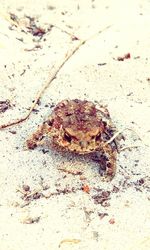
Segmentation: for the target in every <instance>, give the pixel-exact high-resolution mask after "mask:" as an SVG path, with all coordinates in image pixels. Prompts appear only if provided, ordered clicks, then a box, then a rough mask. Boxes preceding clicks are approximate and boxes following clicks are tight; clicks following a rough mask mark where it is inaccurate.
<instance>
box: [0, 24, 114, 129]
mask: <svg viewBox="0 0 150 250" xmlns="http://www.w3.org/2000/svg"><path fill="white" fill-rule="evenodd" d="M110 27H111V26H110V25H109V26H107V27H105V28H104V29H103V30H100V31H98V32H97V33H95V34H94V35H92V36H90V37H89V38H87V39H85V40H80V42H79V44H78V45H77V46H76V47H75V48H73V49H72V50H71V51H68V52H67V54H66V55H65V58H63V60H62V61H61V62H60V64H59V65H58V66H57V67H55V68H54V67H53V68H52V70H50V74H49V76H48V79H47V81H46V83H45V84H44V85H43V87H42V89H41V90H40V91H39V92H38V94H37V96H36V98H35V101H34V102H33V104H32V106H31V108H30V110H29V112H28V113H27V114H26V115H25V116H24V117H22V118H19V119H17V120H15V121H12V122H9V123H7V124H2V125H0V129H3V128H7V127H10V126H12V125H15V124H19V123H21V122H23V121H25V120H26V119H28V118H29V116H30V114H31V113H32V111H33V109H34V108H35V106H36V104H37V102H38V101H39V99H40V98H41V96H42V94H43V93H44V91H45V90H46V89H47V87H48V86H49V85H50V83H52V81H53V80H54V79H55V78H56V76H57V74H58V73H59V71H60V69H61V68H62V67H63V65H64V64H65V63H66V62H67V61H68V60H69V59H70V58H71V57H72V56H73V55H74V54H75V53H76V51H77V50H79V48H80V47H81V46H82V45H84V44H85V43H86V42H87V41H89V40H91V39H93V38H94V37H95V36H97V35H99V34H100V33H102V32H103V31H105V30H107V29H109V28H110Z"/></svg>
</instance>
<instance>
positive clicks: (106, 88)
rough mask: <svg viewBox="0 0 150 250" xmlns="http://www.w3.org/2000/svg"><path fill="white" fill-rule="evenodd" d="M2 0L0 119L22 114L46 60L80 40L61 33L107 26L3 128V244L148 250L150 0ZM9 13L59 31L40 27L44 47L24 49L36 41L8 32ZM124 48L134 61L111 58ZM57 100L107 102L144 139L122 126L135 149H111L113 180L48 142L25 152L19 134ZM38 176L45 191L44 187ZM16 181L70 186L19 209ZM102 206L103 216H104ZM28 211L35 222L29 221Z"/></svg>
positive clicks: (21, 249)
mask: <svg viewBox="0 0 150 250" xmlns="http://www.w3.org/2000/svg"><path fill="white" fill-rule="evenodd" d="M0 2H1V3H0V4H1V11H0V27H1V28H0V65H1V67H0V70H1V72H0V76H1V77H0V101H2V100H6V99H9V100H10V101H11V104H12V105H13V106H12V107H11V108H10V109H8V110H7V111H6V112H4V113H0V123H1V124H3V123H5V122H8V121H11V120H13V119H16V118H18V117H22V116H23V115H25V114H26V113H27V111H28V108H29V107H30V106H31V103H32V101H33V100H34V98H35V96H36V93H37V92H38V91H39V90H40V89H41V87H42V86H43V84H44V82H45V81H46V79H47V78H48V76H49V73H50V69H51V67H52V66H56V67H57V65H58V63H59V62H60V60H62V58H63V57H64V56H65V54H66V52H67V51H69V50H70V49H72V48H73V47H74V46H76V45H77V43H78V41H71V39H70V36H69V35H68V34H66V33H65V32H63V31H62V30H65V31H67V32H69V33H72V34H74V35H75V36H78V37H80V38H81V39H85V38H88V37H90V36H91V35H93V34H95V33H97V32H98V31H99V30H103V29H105V28H106V27H107V26H109V25H110V28H109V29H107V30H105V31H103V32H102V33H101V34H99V35H97V36H95V37H94V38H93V39H91V40H90V41H88V42H87V43H86V44H85V45H84V46H82V47H81V48H80V50H79V51H77V53H76V54H75V55H73V56H72V57H71V59H70V60H69V61H68V62H67V63H66V64H65V65H64V67H63V68H62V69H61V71H60V72H59V74H58V76H57V78H56V79H55V80H54V81H53V83H52V84H51V85H50V86H49V88H48V89H47V90H46V91H45V93H44V95H43V96H42V99H41V105H39V106H38V105H37V107H36V108H37V109H38V110H39V112H37V113H32V115H31V116H30V118H29V119H28V120H27V121H25V122H23V123H21V124H20V125H17V126H13V127H10V128H8V129H4V130H1V131H0V250H25V249H28V250H31V249H32V250H33V249H36V250H50V249H54V250H56V249H65V250H67V249H68V250H72V249H74V250H75V249H82V250H83V249H86V250H92V249H100V250H112V249H115V250H135V249H136V250H147V249H150V206H149V202H150V194H149V190H150V177H149V166H150V149H149V147H147V146H144V143H145V144H147V145H150V144H149V141H150V128H149V124H150V118H149V117H150V81H148V80H147V79H148V78H150V70H149V60H150V59H149V55H150V31H149V24H150V15H149V11H150V2H149V1H148V0H139V1H134V0H133V1H130V0H127V1H121V0H120V1H119V0H116V1H108V0H104V1H103V0H101V1H99V0H95V1H89V0H80V1H79V0H76V1H75V0H74V1H73V0H70V1H69V0H64V1H58V0H55V1H48V0H45V1H40V0H35V1H28V0H20V1H19V0H18V1H17V0H16V1H15V0H7V1H4V0H1V1H0ZM50 6H53V7H54V8H51V7H50ZM9 12H11V13H13V14H16V15H17V16H18V17H19V18H23V17H24V15H28V16H31V17H35V18H36V20H37V21H38V23H37V24H38V25H39V26H40V27H43V28H45V29H46V31H47V29H48V27H49V25H50V24H52V25H55V26H58V27H59V28H60V29H58V28H56V27H53V28H52V30H51V31H50V32H46V34H45V35H44V36H43V38H42V39H41V41H40V42H39V44H40V45H41V49H37V50H36V51H32V50H31V51H26V50H25V49H29V50H30V49H32V48H33V47H34V46H35V45H36V42H34V41H33V38H35V40H36V41H37V40H38V38H37V37H33V36H32V35H31V34H30V33H28V32H21V28H20V27H18V28H15V27H14V29H13V30H11V29H10V28H9V27H10V26H11V23H10V20H9V19H8V13H9ZM22 25H23V26H22V27H24V24H22ZM25 31H26V30H25ZM18 39H23V42H21V41H20V40H18ZM44 39H45V41H44ZM126 53H130V54H131V59H128V60H124V61H118V60H114V58H115V59H117V57H119V56H123V55H124V54H126ZM103 63H106V64H105V65H103V66H100V65H98V64H103ZM64 98H81V99H88V100H92V101H98V102H101V103H103V104H106V105H108V108H109V110H110V113H111V116H112V119H113V121H114V123H115V124H116V126H117V127H118V129H123V128H125V127H132V128H133V129H134V130H135V131H137V132H138V134H139V135H140V137H142V139H143V142H141V141H140V140H139V139H138V137H137V136H136V135H135V133H134V132H132V131H126V132H124V135H125V141H124V142H122V143H123V144H125V145H126V146H128V145H137V144H138V145H140V146H141V147H138V148H133V149H132V150H130V151H129V150H125V151H123V152H121V153H120V154H119V155H118V161H117V173H116V176H115V178H114V179H113V181H112V182H111V183H103V182H102V181H101V179H100V177H99V174H98V165H97V164H96V163H94V162H92V161H89V160H88V159H86V158H84V157H75V156H71V155H66V154H65V155H63V154H60V153H59V152H56V151H54V150H52V149H50V150H49V152H47V153H45V154H44V153H43V151H42V148H38V149H35V150H34V151H28V150H25V148H24V145H25V141H26V138H27V137H28V136H29V135H30V134H31V133H32V131H34V130H35V129H36V127H37V125H38V124H40V123H41V122H42V121H43V120H44V119H45V117H47V115H48V114H49V113H50V112H51V108H50V106H51V104H53V103H54V104H56V103H57V102H58V101H60V100H62V99H64ZM46 104H48V105H49V106H48V107H46V106H45V105H46ZM12 131H16V134H12V133H11V132H12ZM64 166H65V167H67V168H69V167H70V166H71V169H77V170H80V171H82V172H83V174H82V177H85V179H84V180H82V179H81V178H80V176H78V175H75V176H74V175H71V174H67V173H64V172H62V171H61V170H59V169H58V168H60V167H64ZM41 182H42V183H43V184H42V185H43V186H45V185H47V188H48V189H47V190H44V191H43V186H42V185H41ZM23 184H26V185H29V186H30V188H31V190H32V191H34V190H38V191H39V192H42V193H43V194H45V195H48V194H50V193H56V192H59V191H60V190H64V188H66V187H67V188H68V190H72V188H74V190H75V191H74V192H71V193H69V194H60V195H56V194H54V195H53V196H52V197H50V198H47V199H46V198H44V197H40V198H39V199H33V200H31V201H30V203H29V204H28V205H26V206H24V204H25V203H24V201H23V199H22V198H21V197H22V194H21V193H20V192H16V190H17V189H18V188H22V185H23ZM83 185H89V187H90V192H89V193H86V192H83V191H82V190H79V189H81V187H82V186H83ZM114 186H115V187H117V189H116V188H115V190H116V192H115V190H114ZM58 189H59V191H58ZM103 190H104V191H110V195H109V197H108V198H110V199H109V200H107V201H106V204H105V203H104V204H102V205H101V204H96V203H95V202H94V201H95V200H94V198H93V196H94V195H99V196H101V195H102V191H103ZM113 190H114V191H113ZM104 205H106V206H104ZM103 213H106V214H107V215H105V216H104V217H103V218H101V217H102V214H103ZM27 218H32V219H34V218H35V219H36V218H38V219H39V220H38V219H37V221H35V223H33V224H26V223H25V222H27V221H26V219H27Z"/></svg>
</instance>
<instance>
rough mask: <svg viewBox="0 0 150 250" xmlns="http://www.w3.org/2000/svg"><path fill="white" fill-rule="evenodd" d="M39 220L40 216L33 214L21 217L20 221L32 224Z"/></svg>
mask: <svg viewBox="0 0 150 250" xmlns="http://www.w3.org/2000/svg"><path fill="white" fill-rule="evenodd" d="M39 220H40V216H35V217H30V216H27V217H25V218H23V219H21V223H23V224H33V223H38V222H39Z"/></svg>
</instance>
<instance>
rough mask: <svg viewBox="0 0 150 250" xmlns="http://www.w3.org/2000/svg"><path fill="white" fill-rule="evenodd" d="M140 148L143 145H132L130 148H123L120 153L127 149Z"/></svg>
mask: <svg viewBox="0 0 150 250" xmlns="http://www.w3.org/2000/svg"><path fill="white" fill-rule="evenodd" d="M139 147H143V146H142V145H130V146H125V147H122V148H121V149H120V150H119V153H120V152H122V151H124V150H126V149H131V148H139Z"/></svg>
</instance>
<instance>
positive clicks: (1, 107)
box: [0, 99, 11, 113]
mask: <svg viewBox="0 0 150 250" xmlns="http://www.w3.org/2000/svg"><path fill="white" fill-rule="evenodd" d="M10 107H11V105H10V100H8V99H7V100H5V101H0V113H4V112H5V111H6V110H7V109H9V108H10Z"/></svg>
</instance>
